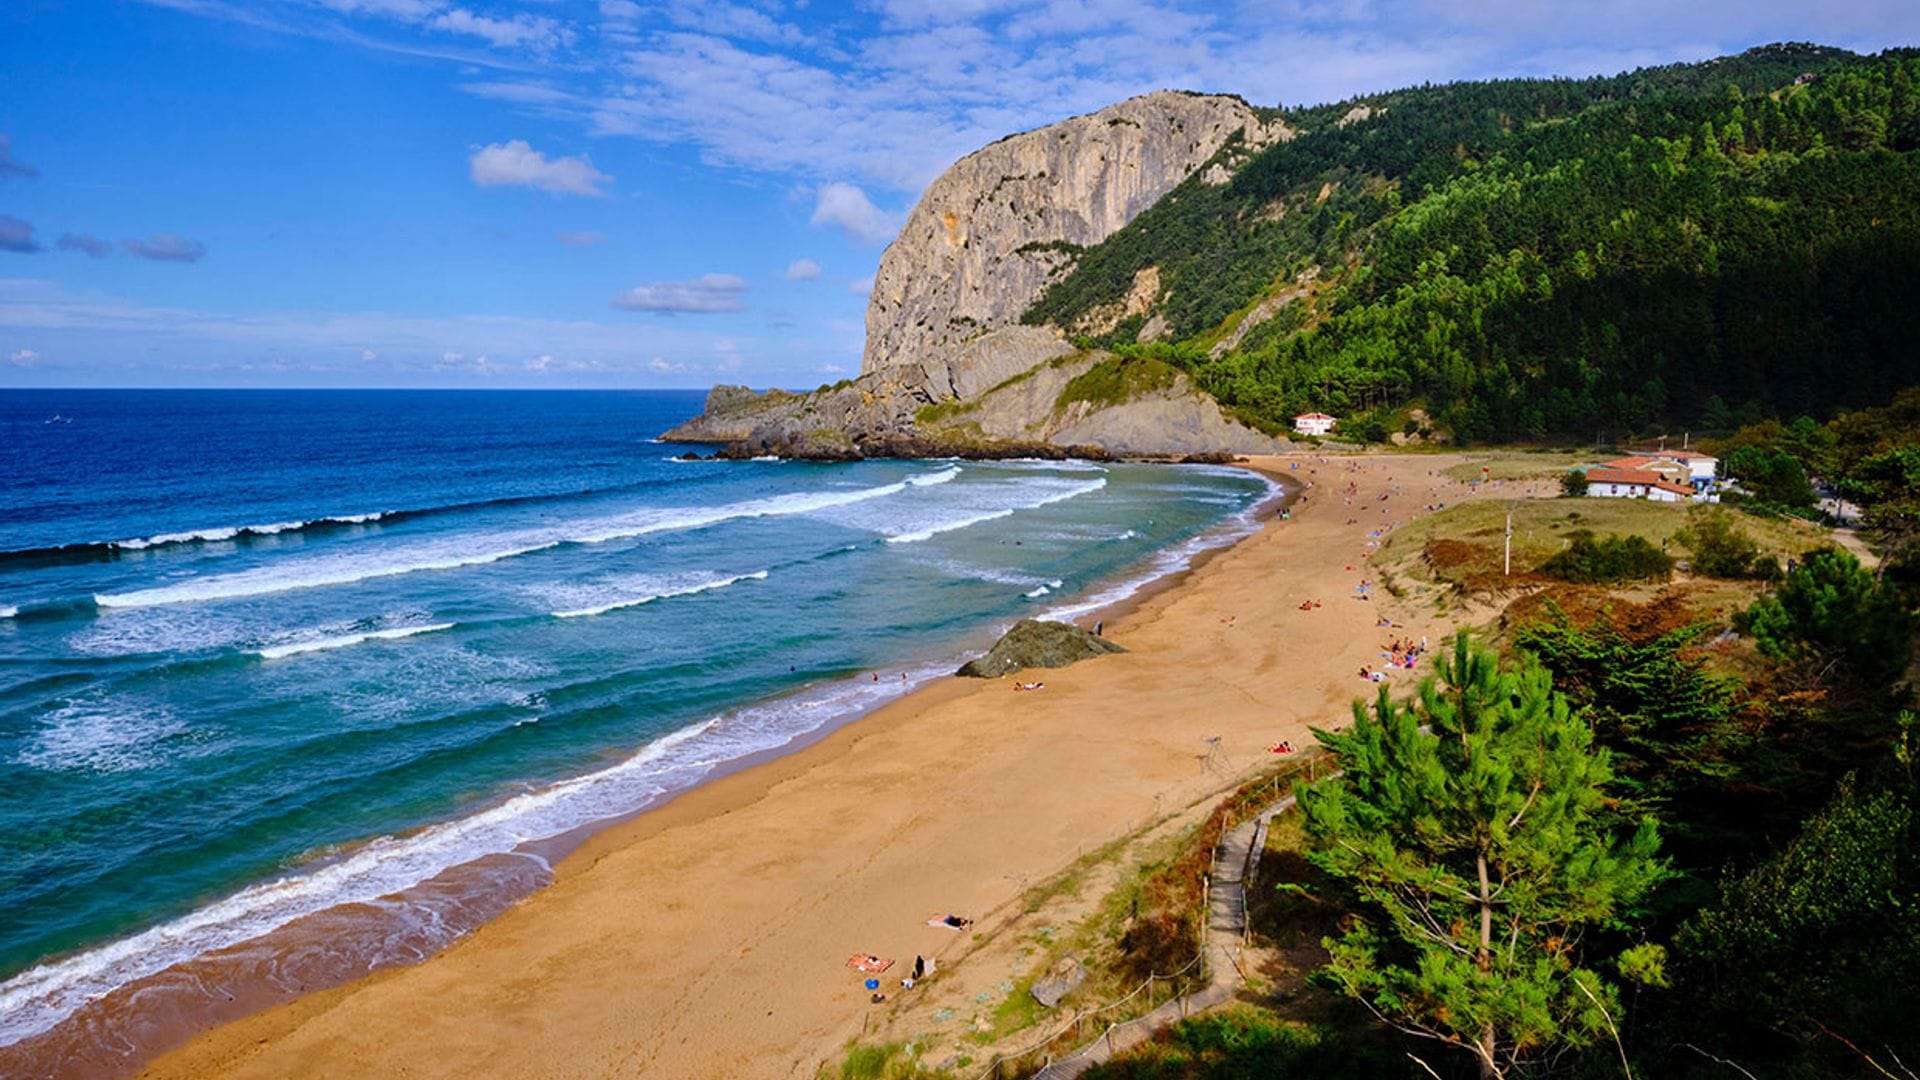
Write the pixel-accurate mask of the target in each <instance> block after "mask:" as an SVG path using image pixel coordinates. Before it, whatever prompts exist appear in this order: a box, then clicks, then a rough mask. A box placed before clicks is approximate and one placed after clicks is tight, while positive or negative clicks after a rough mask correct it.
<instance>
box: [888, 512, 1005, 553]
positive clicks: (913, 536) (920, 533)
mask: <svg viewBox="0 0 1920 1080" xmlns="http://www.w3.org/2000/svg"><path fill="white" fill-rule="evenodd" d="M1012 516H1013V509H1012V508H1011V507H1009V508H1007V509H1005V510H989V511H987V512H986V513H984V514H974V515H972V516H971V517H963V518H955V519H954V520H952V521H943V522H941V523H940V524H938V525H930V526H928V527H927V528H924V529H915V530H914V531H913V532H909V533H900V534H899V535H897V536H889V537H887V543H889V544H917V543H919V542H920V541H922V540H931V539H933V538H934V537H936V536H939V535H940V534H941V533H946V532H954V531H956V530H959V529H966V528H970V527H972V526H974V525H980V524H984V523H986V522H989V521H998V520H1000V519H1001V518H1005V517H1012Z"/></svg>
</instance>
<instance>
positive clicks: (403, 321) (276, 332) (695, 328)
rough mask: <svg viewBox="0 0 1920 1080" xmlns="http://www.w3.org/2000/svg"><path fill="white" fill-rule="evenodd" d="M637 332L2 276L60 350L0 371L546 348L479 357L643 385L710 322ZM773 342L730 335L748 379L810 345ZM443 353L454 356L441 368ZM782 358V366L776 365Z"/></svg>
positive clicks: (301, 377) (432, 363) (182, 371)
mask: <svg viewBox="0 0 1920 1080" xmlns="http://www.w3.org/2000/svg"><path fill="white" fill-rule="evenodd" d="M646 335H647V343H648V345H649V346H650V351H648V352H645V353H636V349H635V346H634V326H633V323H632V322H631V321H630V320H627V319H622V318H619V317H616V316H613V315H611V314H610V315H609V317H608V318H607V319H606V320H605V321H598V320H584V319H552V318H541V317H532V316H520V315H508V314H497V313H496V314H486V315H470V314H468V315H463V314H453V315H444V316H426V315H410V314H399V313H394V312H384V311H264V312H245V313H241V312H235V311H230V310H217V309H213V310H210V309H197V308H186V307H159V306H152V305H146V304H139V303H134V302H131V301H128V300H126V299H124V298H120V297H116V296H113V295H110V294H103V293H99V292H94V291H83V290H76V289H73V288H71V287H68V286H63V285H59V284H56V283H53V282H50V281H42V280H35V279H31V278H4V277H0V339H12V340H14V341H17V342H21V343H25V342H28V341H31V342H33V348H32V350H30V351H36V355H38V354H45V355H46V356H53V357H58V358H59V360H58V367H57V368H56V366H55V361H53V360H50V359H43V360H39V361H38V362H37V363H36V365H35V366H34V367H32V368H27V367H24V366H18V365H14V366H13V367H9V366H8V365H9V363H10V362H9V359H8V357H9V355H10V354H9V353H7V352H4V351H0V368H7V369H8V370H18V371H19V372H21V373H22V377H26V375H27V373H29V372H52V371H55V370H58V371H59V372H61V373H62V377H63V379H66V380H67V382H68V383H69V384H73V385H80V384H87V383H92V384H103V385H130V384H131V385H137V384H140V383H142V382H144V381H150V380H151V379H152V378H153V375H154V372H155V371H156V370H157V369H156V367H155V365H156V364H158V363H165V364H167V365H169V367H168V368H167V372H168V377H169V380H170V381H172V382H175V383H176V384H179V385H191V384H195V383H199V384H202V385H232V384H233V381H234V376H233V375H232V373H235V372H240V371H243V370H252V371H263V370H265V369H266V363H265V361H264V360H263V358H264V357H278V358H279V362H280V363H282V364H284V365H285V366H286V368H287V370H289V371H291V372H293V373H294V374H295V375H297V376H298V378H297V379H296V380H295V382H296V384H297V385H308V386H312V385H343V386H355V385H358V386H364V385H367V384H368V380H369V378H370V377H371V373H376V372H377V373H378V377H379V379H380V381H381V382H383V383H385V384H389V385H442V386H444V385H461V384H462V383H463V382H464V381H465V380H467V379H470V378H472V377H474V375H475V369H474V367H473V366H472V365H471V364H469V363H467V362H466V358H468V357H478V356H486V357H496V356H513V357H539V356H542V355H552V356H553V357H554V358H555V359H554V361H553V364H552V365H551V367H550V369H549V370H548V371H547V372H529V371H526V370H524V369H523V368H522V367H521V366H520V365H518V364H515V365H512V366H511V370H509V366H508V365H505V364H500V363H496V362H493V361H491V360H490V361H489V364H490V366H491V369H492V371H493V373H494V377H496V378H500V379H501V380H502V381H503V382H504V381H506V379H507V378H508V377H517V378H518V379H521V380H524V383H525V385H529V386H532V385H545V384H547V383H549V382H551V381H561V380H573V381H576V382H578V383H579V384H581V385H596V386H635V385H640V386H644V385H659V384H660V383H659V379H660V378H661V377H662V375H661V373H659V372H656V371H655V370H654V369H653V368H651V367H650V366H648V360H649V358H650V357H652V356H654V355H656V354H657V355H662V356H665V357H668V358H690V357H695V356H704V355H706V353H707V352H708V350H709V349H711V347H712V343H713V334H712V331H711V329H710V328H702V327H701V326H699V325H697V324H695V323H692V322H686V321H674V320H665V319H663V320H657V321H656V322H655V323H654V324H653V325H651V326H649V327H647V331H646ZM779 340H780V345H779V347H778V348H772V349H769V348H767V347H766V346H765V344H764V343H763V342H762V341H761V340H760V339H758V338H756V337H754V336H752V335H751V334H742V335H741V336H740V337H739V338H737V339H735V343H736V348H737V349H738V350H739V353H738V355H742V356H750V355H757V354H761V353H763V352H764V353H766V354H767V355H770V356H772V357H773V365H772V366H763V365H758V364H757V365H756V366H755V368H754V372H755V378H756V380H758V379H766V380H768V381H770V382H773V383H775V384H778V383H779V381H780V380H781V379H782V378H792V377H797V376H799V375H800V374H801V373H802V371H803V370H804V367H805V365H804V364H802V363H801V362H800V361H799V360H798V359H797V358H794V354H795V352H796V351H797V350H812V349H815V348H817V347H816V346H815V345H814V344H813V343H811V342H810V341H809V340H808V339H807V338H806V337H804V336H800V337H796V336H795V335H792V334H788V333H782V334H780V335H779ZM371 341H378V342H380V345H379V346H378V362H377V363H374V364H371V365H369V364H365V363H362V362H361V361H360V360H359V359H357V358H358V357H360V356H361V355H362V354H363V353H364V352H366V351H370V350H369V349H368V345H367V343H368V342H371ZM835 348H837V346H835ZM854 352H855V353H856V354H857V352H858V343H857V342H856V343H855V345H854ZM448 354H452V355H453V357H454V358H455V359H454V360H453V361H452V362H451V363H448V362H446V358H447V355H448ZM813 355H819V353H818V352H814V353H813ZM790 358H793V359H792V363H793V366H792V367H784V366H779V365H780V364H782V363H783V362H785V361H788V360H789V359H790ZM246 365H252V367H247V366H246ZM673 370H674V371H675V372H678V373H679V374H677V375H675V376H674V377H675V378H680V379H683V380H686V381H693V382H699V381H701V380H702V378H704V375H703V372H704V371H705V370H706V365H698V366H696V365H694V364H692V363H688V364H687V365H686V367H685V368H684V369H679V368H676V369H673Z"/></svg>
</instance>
